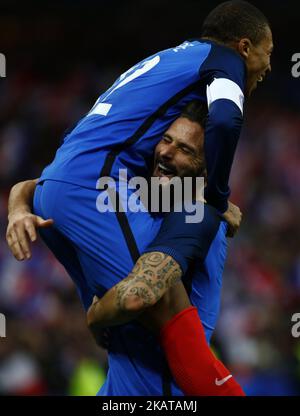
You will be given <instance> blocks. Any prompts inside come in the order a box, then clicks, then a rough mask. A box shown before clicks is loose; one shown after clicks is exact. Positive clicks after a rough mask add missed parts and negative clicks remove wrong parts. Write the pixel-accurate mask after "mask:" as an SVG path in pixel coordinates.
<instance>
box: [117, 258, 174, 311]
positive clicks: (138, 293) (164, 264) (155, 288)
mask: <svg viewBox="0 0 300 416" xmlns="http://www.w3.org/2000/svg"><path fill="white" fill-rule="evenodd" d="M181 276H182V271H181V269H180V266H179V264H178V263H177V262H176V261H175V260H174V259H173V258H172V257H171V256H169V255H168V254H164V253H160V252H151V253H146V254H144V255H142V256H141V257H140V258H139V259H138V261H137V263H136V264H135V266H134V268H133V270H132V272H131V273H130V274H129V275H128V277H126V279H124V280H122V281H121V282H120V283H118V284H117V285H116V286H115V290H116V292H117V293H116V300H117V307H118V309H119V310H123V311H124V310H126V301H128V300H129V299H130V298H132V297H135V298H138V299H139V300H140V302H141V303H142V306H143V307H148V306H151V305H153V304H155V303H156V302H157V301H158V300H159V299H160V298H161V297H162V296H163V295H164V294H165V292H166V291H167V290H168V289H169V288H170V287H171V286H172V285H174V284H175V283H177V282H178V281H179V280H180V278H181Z"/></svg>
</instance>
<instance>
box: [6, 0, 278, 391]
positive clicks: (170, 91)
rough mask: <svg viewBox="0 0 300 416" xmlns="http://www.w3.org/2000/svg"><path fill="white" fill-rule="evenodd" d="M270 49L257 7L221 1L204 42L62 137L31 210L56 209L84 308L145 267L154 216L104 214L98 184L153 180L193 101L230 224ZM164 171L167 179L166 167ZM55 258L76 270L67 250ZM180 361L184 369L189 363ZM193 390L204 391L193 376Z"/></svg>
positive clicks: (125, 87) (213, 187) (150, 69)
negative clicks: (243, 147) (158, 155)
mask: <svg viewBox="0 0 300 416" xmlns="http://www.w3.org/2000/svg"><path fill="white" fill-rule="evenodd" d="M272 48H273V43H272V34H271V29H270V26H269V23H268V21H267V19H266V18H265V17H264V15H263V14H262V13H261V12H260V11H259V10H258V9H256V8H255V7H254V6H252V5H251V4H249V3H247V2H244V1H229V2H225V3H222V4H220V5H219V6H218V7H217V8H215V9H214V10H213V11H212V12H211V13H210V14H209V15H208V17H207V18H206V20H205V21H204V24H203V28H202V38H201V39H195V40H191V41H186V42H184V43H183V44H182V45H179V46H178V47H176V48H171V49H168V50H165V51H161V52H159V53H157V54H155V55H153V56H152V57H150V58H147V59H145V60H144V61H142V62H140V63H139V64H137V65H136V66H134V67H133V68H132V69H130V70H129V71H127V72H126V73H125V74H123V75H122V76H121V77H120V78H119V79H118V80H117V81H116V82H115V83H114V84H113V86H112V87H111V88H110V89H109V90H108V91H106V92H105V93H104V94H103V95H101V96H100V98H99V99H98V100H97V102H96V104H95V105H94V107H93V108H92V110H91V111H90V112H89V113H88V114H87V115H86V116H85V117H84V118H83V119H82V120H81V121H80V122H79V123H78V124H77V126H76V127H75V128H74V129H73V130H72V131H71V132H70V133H69V134H68V135H67V136H66V137H65V139H64V142H63V144H62V145H61V147H60V148H59V149H58V151H57V153H56V156H55V159H54V161H53V162H52V163H51V164H50V165H49V166H48V167H47V168H46V169H45V170H44V171H43V173H42V175H41V177H40V179H39V185H38V187H37V188H38V189H39V191H38V192H36V193H35V200H34V210H35V211H36V212H37V213H38V212H41V210H42V212H43V216H44V217H46V218H47V217H48V216H49V213H50V212H53V213H54V211H53V210H54V208H55V218H54V220H55V225H54V227H51V228H54V229H55V231H56V233H57V234H56V237H57V236H58V235H59V236H60V238H61V240H62V241H64V242H66V241H67V242H68V244H69V246H68V247H69V248H70V247H72V250H73V251H72V253H73V256H74V264H75V263H76V265H77V266H78V267H80V268H81V270H82V272H83V273H80V274H78V273H77V274H74V275H72V277H73V279H74V281H75V283H76V285H77V287H78V288H79V290H80V294H81V298H82V301H83V303H84V305H85V308H86V309H87V308H88V307H89V305H90V304H91V302H92V296H93V294H94V293H96V294H97V295H98V296H102V295H103V294H104V293H105V292H106V291H107V289H108V288H110V287H112V286H113V285H115V284H116V283H118V281H119V280H120V279H122V278H123V277H124V274H122V270H120V266H119V265H120V264H122V265H123V266H124V267H125V268H127V269H128V270H130V269H131V268H132V266H133V264H134V263H135V262H136V261H137V260H138V258H139V255H140V249H139V248H140V247H139V245H140V244H141V242H140V241H137V240H136V238H135V235H136V230H137V229H140V228H141V227H143V226H144V224H145V221H147V219H146V216H147V214H144V215H136V214H135V215H132V213H124V212H116V213H105V214H103V213H101V214H100V213H99V212H97V210H96V201H97V196H98V194H99V190H97V187H98V185H99V178H101V177H104V176H109V177H112V178H113V179H114V180H115V181H117V180H118V177H119V169H126V170H127V175H128V179H130V178H132V177H134V176H147V173H148V171H149V169H150V164H151V158H152V153H153V150H154V147H155V146H156V144H157V143H158V141H159V140H160V138H161V136H162V134H163V133H164V131H166V130H167V128H168V126H169V125H170V124H171V123H172V122H173V121H174V120H175V119H176V118H177V117H178V116H179V114H180V112H181V110H182V108H183V107H184V106H185V105H186V104H187V103H188V102H189V101H191V100H193V99H198V100H200V101H203V102H206V103H207V105H208V118H207V123H206V130H205V157H206V164H207V172H208V183H207V188H206V194H205V196H206V199H207V201H208V203H210V204H211V205H213V206H214V207H215V208H216V209H218V210H219V211H220V212H221V213H223V214H224V217H225V218H226V219H227V220H228V221H229V223H230V222H231V220H232V217H231V214H230V211H227V212H226V210H227V208H228V205H227V200H228V196H229V193H230V191H229V187H228V180H229V174H230V170H231V165H232V161H233V157H234V153H235V148H236V145H237V141H238V138H239V135H240V129H241V125H242V120H243V101H244V96H246V97H248V96H250V94H251V92H252V91H253V90H254V89H255V87H256V84H257V82H259V81H262V80H263V79H264V77H265V75H266V73H267V72H268V71H269V70H270V69H271V67H270V55H271V51H272ZM161 169H162V173H165V174H168V168H167V167H162V168H161ZM100 191H101V190H100ZM148 215H149V217H150V214H148ZM51 216H52V215H51ZM52 217H53V216H52ZM232 225H233V226H234V224H232ZM43 231H44V232H43V238H44V240H45V241H46V243H47V244H48V246H49V247H50V248H51V249H52V250H53V251H54V252H55V251H56V250H55V248H56V246H57V241H53V240H52V237H53V234H51V231H50V229H47V230H43ZM47 232H48V235H47ZM150 241H151V240H150ZM150 241H149V242H150ZM9 244H10V245H11V246H14V250H15V252H16V255H17V256H18V257H19V259H22V257H23V258H24V256H23V254H22V247H21V246H20V245H18V244H19V242H18V238H17V236H16V235H14V234H12V235H10V236H9ZM66 247H67V246H66ZM66 251H67V248H66ZM68 254H70V250H69V252H68ZM56 256H57V258H58V259H59V260H60V261H61V262H62V263H63V264H65V266H66V267H67V268H68V266H70V263H68V264H67V265H66V261H65V257H66V253H64V252H63V251H62V250H60V252H59V253H57V252H56ZM116 256H117V257H118V260H117V261H116ZM78 267H77V268H78ZM187 319H188V320H189V321H190V318H189V314H188V313H186V314H181V315H180V317H179V318H178V319H177V320H176V322H175V325H178V328H180V330H179V331H178V332H179V333H182V339H184V334H183V332H184V327H185V324H184V321H185V320H187ZM194 323H195V324H196V320H194ZM197 324H198V323H197ZM167 348H168V345H166V349H167ZM177 353H180V351H179V350H178V351H177ZM195 356H197V354H195ZM173 359H174V360H176V357H173ZM179 361H181V362H182V363H184V357H181V359H180V360H178V362H179ZM195 365H196V363H195ZM179 377H180V374H179ZM190 383H194V390H193V391H198V392H199V394H201V391H200V390H201V388H200V386H198V385H197V380H196V379H195V377H194V376H191V379H190ZM197 388H198V390H197Z"/></svg>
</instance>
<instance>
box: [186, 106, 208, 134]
mask: <svg viewBox="0 0 300 416" xmlns="http://www.w3.org/2000/svg"><path fill="white" fill-rule="evenodd" d="M207 114H208V109H207V104H206V103H205V102H203V101H200V100H193V101H190V102H189V103H188V104H187V105H186V106H185V107H184V109H183V110H182V113H181V114H180V117H185V118H187V119H188V120H190V121H195V122H196V123H199V124H200V126H202V127H203V128H205V123H206V119H207Z"/></svg>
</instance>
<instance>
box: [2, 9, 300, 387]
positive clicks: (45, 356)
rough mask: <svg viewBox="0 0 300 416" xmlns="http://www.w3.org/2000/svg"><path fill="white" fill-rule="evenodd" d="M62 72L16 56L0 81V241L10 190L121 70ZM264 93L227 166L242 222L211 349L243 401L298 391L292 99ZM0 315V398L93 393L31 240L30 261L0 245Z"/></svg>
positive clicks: (68, 312)
mask: <svg viewBox="0 0 300 416" xmlns="http://www.w3.org/2000/svg"><path fill="white" fill-rule="evenodd" d="M154 3H155V2H154ZM7 27H11V26H9V25H8V26H7ZM9 33H10V38H9V39H12V40H13V39H14V38H13V36H12V33H13V31H12V32H9ZM106 41H107V40H106ZM27 46H28V45H27ZM126 50H127V49H126ZM52 53H53V50H52ZM124 53H125V52H124ZM62 68H65V69H64V70H62V71H60V75H59V76H58V77H55V76H53V74H52V75H51V76H49V77H47V76H46V75H45V74H47V71H45V68H43V71H42V73H41V72H39V71H38V70H37V68H36V67H35V68H33V67H31V65H29V64H28V60H26V59H24V60H22V65H18V66H15V67H14V69H11V70H10V71H9V70H8V71H7V72H8V76H7V78H6V79H5V80H4V79H2V80H0V185H1V192H0V230H1V235H2V236H3V237H4V235H5V230H6V224H7V197H8V193H9V189H10V187H11V186H12V185H13V184H14V183H16V182H17V181H20V180H24V179H28V178H35V177H38V176H39V175H40V173H41V170H42V168H43V167H44V166H45V165H46V164H47V163H49V162H50V161H51V160H52V158H53V156H54V154H55V150H56V148H57V147H58V145H59V142H60V138H61V137H62V135H63V132H64V130H65V129H67V128H68V127H70V126H71V125H72V124H73V123H75V122H76V121H77V120H78V119H79V118H80V117H82V116H83V115H84V114H85V112H86V111H87V110H88V109H89V108H90V107H91V106H92V104H93V103H94V101H95V100H96V98H97V96H98V95H99V94H100V93H101V92H102V91H103V90H104V89H105V88H106V87H108V86H109V85H110V83H111V82H112V81H113V80H114V78H115V77H116V75H118V74H119V73H120V72H121V71H122V70H124V69H126V68H124V67H122V68H120V67H117V66H114V65H112V64H110V65H104V64H101V63H99V62H98V63H97V64H95V65H93V64H91V63H90V61H89V63H87V62H85V63H82V64H77V65H75V66H73V67H72V68H69V67H68V66H66V67H63V64H62ZM57 72H59V71H58V70H57ZM275 80H276V82H277V81H279V83H280V80H279V79H278V78H277V79H275V78H274V79H273V84H272V85H273V86H274V85H275ZM267 82H268V81H266V83H267ZM271 89H272V87H271V84H270V90H269V91H267V90H265V91H266V93H265V94H264V95H262V96H259V99H254V100H253V101H252V102H250V104H249V107H248V108H247V111H246V120H245V126H244V128H243V132H242V136H241V139H240V142H239V145H238V151H237V154H236V158H235V162H234V166H233V170H232V175H231V188H232V195H231V199H232V201H233V202H234V203H236V204H237V205H239V206H240V208H241V210H242V212H243V223H242V226H241V229H240V231H239V233H238V235H237V236H236V237H235V238H234V239H232V240H231V241H230V245H229V246H230V248H229V255H228V261H227V265H226V268H225V273H224V289H223V300H222V309H221V314H220V319H219V323H218V326H217V329H216V332H215V335H214V337H213V345H214V349H215V350H216V352H217V353H218V354H219V356H220V357H222V359H223V360H224V361H225V362H226V363H227V365H228V366H229V368H231V369H232V371H233V372H234V373H235V374H236V375H237V378H238V379H239V381H240V382H241V384H242V386H243V387H244V388H245V391H246V393H248V394H251V395H299V394H300V338H298V339H297V338H293V336H292V333H291V328H292V324H293V323H292V322H291V317H292V315H293V314H294V313H296V312H300V306H299V305H300V248H299V247H300V221H299V212H300V210H299V209H300V169H299V166H300V141H299V131H300V117H299V114H298V113H299V109H298V113H297V108H296V107H295V106H296V105H298V104H299V101H298V102H297V103H296V104H295V102H294V106H293V107H290V108H289V107H287V104H288V102H287V100H286V99H282V101H281V100H279V99H277V100H270V99H268V97H273V96H274V90H273V91H272V90H271ZM285 92H286V94H287V95H286V97H287V96H288V94H290V96H291V97H292V96H295V95H296V94H295V91H292V90H291V91H290V92H289V93H288V92H287V91H286V89H285ZM297 99H298V100H299V95H298V98H297ZM0 313H3V314H5V315H6V317H7V338H5V339H4V338H3V339H0V395H1V394H2V395H3V394H25V395H26V394H36V395H41V394H50V395H58V394H59V395H89V394H91V395H94V394H95V393H96V392H97V391H98V389H99V388H100V386H101V384H102V383H103V382H104V380H105V372H106V368H107V364H106V353H105V351H104V350H101V349H100V348H98V347H97V346H96V345H95V344H94V341H93V339H92V337H91V335H90V334H89V332H88V330H87V328H86V323H85V317H84V313H83V309H82V307H81V305H80V303H79V299H78V298H77V294H76V291H75V289H74V287H73V284H72V282H71V280H70V278H69V277H68V276H67V275H66V272H65V271H64V270H63V268H62V267H61V266H60V265H59V264H58V263H57V262H56V261H55V259H54V258H53V256H52V255H51V254H50V252H49V251H48V250H47V249H46V248H45V247H44V246H43V244H42V242H37V243H35V244H34V250H33V256H32V259H31V260H30V261H26V262H17V261H16V260H14V258H13V257H12V255H11V254H10V252H9V251H8V248H7V247H6V244H5V240H4V238H2V239H1V242H0Z"/></svg>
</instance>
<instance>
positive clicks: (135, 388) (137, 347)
mask: <svg viewBox="0 0 300 416" xmlns="http://www.w3.org/2000/svg"><path fill="white" fill-rule="evenodd" d="M186 214H187V213H186V212H173V213H170V214H168V215H167V216H166V217H165V219H164V220H163V222H162V225H161V228H160V230H159V232H158V234H157V236H156V237H155V238H154V240H153V241H152V243H150V245H149V246H148V247H147V249H145V250H144V252H152V251H160V252H163V253H166V254H169V255H171V256H172V257H173V258H174V259H175V260H176V261H177V262H178V263H179V265H180V267H181V269H182V271H183V282H184V283H185V286H186V289H187V291H188V293H189V297H190V300H191V303H192V304H193V305H194V306H196V307H197V309H198V313H199V316H200V318H201V322H202V324H203V326H204V330H205V335H206V339H207V342H208V343H209V342H210V338H211V336H212V333H213V330H214V328H215V326H216V323H217V319H218V315H219V308H220V301H221V289H222V274H223V269H224V263H225V259H226V254H227V239H226V231H227V224H226V223H225V222H222V221H221V218H220V216H219V214H218V212H217V211H216V210H215V209H214V208H213V207H210V206H208V205H205V208H204V219H203V221H202V222H200V223H195V224H192V223H186V221H185V215H186ZM111 332H112V334H111V338H110V350H109V372H108V376H107V380H106V382H105V384H104V386H103V387H102V388H101V390H100V392H99V394H100V395H113V396H114V395H133V396H134V395H147V396H148V395H150V396H151V395H166V394H167V393H168V392H169V393H168V394H171V395H179V396H182V395H183V393H182V391H181V390H180V389H179V388H178V386H177V385H176V383H175V381H174V380H173V379H172V377H171V376H170V373H168V371H167V370H166V363H165V360H164V354H163V353H162V350H161V349H160V347H159V345H158V340H157V338H156V337H155V336H154V335H152V334H151V333H150V332H149V331H147V330H146V329H144V328H143V327H142V326H141V325H139V324H137V323H132V324H127V325H122V326H120V327H115V328H111Z"/></svg>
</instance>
